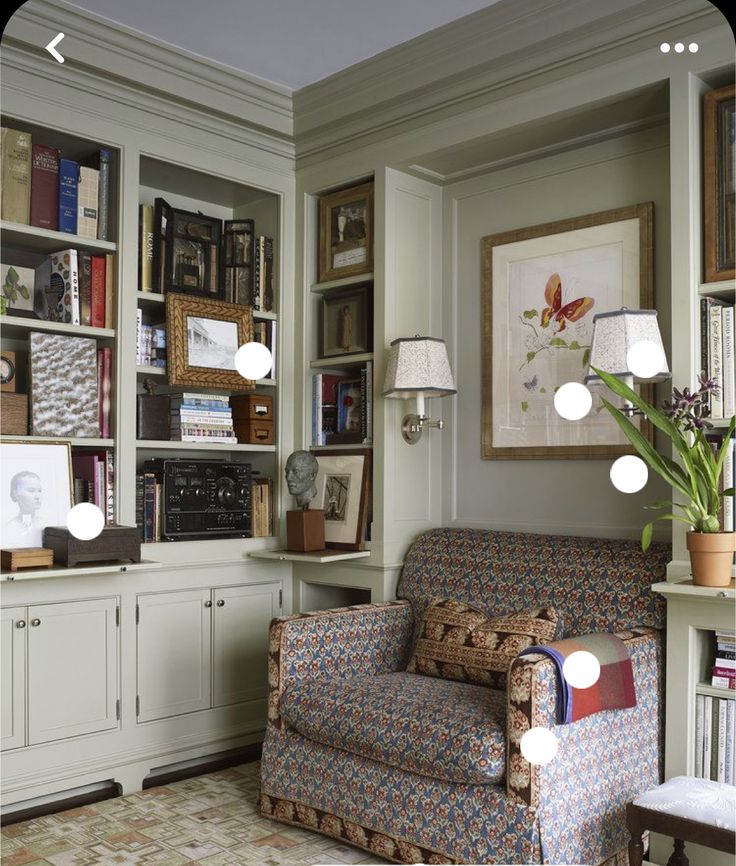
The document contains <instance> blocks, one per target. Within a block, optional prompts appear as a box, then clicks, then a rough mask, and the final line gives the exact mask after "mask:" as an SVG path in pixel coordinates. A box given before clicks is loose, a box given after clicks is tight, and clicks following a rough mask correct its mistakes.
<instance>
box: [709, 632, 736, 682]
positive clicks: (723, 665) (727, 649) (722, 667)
mask: <svg viewBox="0 0 736 866" xmlns="http://www.w3.org/2000/svg"><path fill="white" fill-rule="evenodd" d="M716 641H717V649H716V657H715V660H714V662H713V668H712V670H711V681H710V682H711V685H712V686H717V687H718V688H722V689H736V632H734V631H716Z"/></svg>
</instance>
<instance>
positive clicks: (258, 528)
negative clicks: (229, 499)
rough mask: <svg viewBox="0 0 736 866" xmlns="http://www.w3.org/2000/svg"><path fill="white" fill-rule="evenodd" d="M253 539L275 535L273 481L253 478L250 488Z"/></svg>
mask: <svg viewBox="0 0 736 866" xmlns="http://www.w3.org/2000/svg"><path fill="white" fill-rule="evenodd" d="M250 503H251V523H252V532H251V535H252V536H253V538H265V537H266V536H268V535H273V506H272V503H273V480H272V479H271V478H253V480H252V482H251V487H250Z"/></svg>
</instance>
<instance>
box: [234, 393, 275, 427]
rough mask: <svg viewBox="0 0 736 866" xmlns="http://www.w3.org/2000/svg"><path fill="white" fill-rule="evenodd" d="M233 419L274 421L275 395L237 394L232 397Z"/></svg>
mask: <svg viewBox="0 0 736 866" xmlns="http://www.w3.org/2000/svg"><path fill="white" fill-rule="evenodd" d="M230 406H231V407H232V410H233V421H249V420H254V421H271V422H273V396H272V395H271V394H237V395H236V396H234V397H231V398H230Z"/></svg>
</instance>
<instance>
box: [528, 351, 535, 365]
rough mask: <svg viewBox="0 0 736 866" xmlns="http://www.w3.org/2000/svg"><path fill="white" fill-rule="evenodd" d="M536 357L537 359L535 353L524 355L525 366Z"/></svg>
mask: <svg viewBox="0 0 736 866" xmlns="http://www.w3.org/2000/svg"><path fill="white" fill-rule="evenodd" d="M536 357H537V353H536V352H527V353H526V362H527V364H528V363H529V362H530V361H533V360H534V359H535V358H536Z"/></svg>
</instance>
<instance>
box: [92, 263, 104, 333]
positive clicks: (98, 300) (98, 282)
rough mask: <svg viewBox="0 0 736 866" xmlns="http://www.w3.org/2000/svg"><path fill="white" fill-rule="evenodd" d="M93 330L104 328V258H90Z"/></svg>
mask: <svg viewBox="0 0 736 866" xmlns="http://www.w3.org/2000/svg"><path fill="white" fill-rule="evenodd" d="M90 324H91V325H92V327H93V328H104V327H105V257H104V256H92V283H91V314H90Z"/></svg>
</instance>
